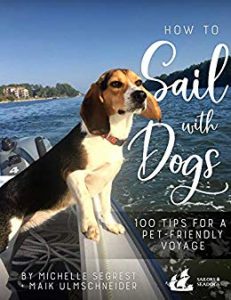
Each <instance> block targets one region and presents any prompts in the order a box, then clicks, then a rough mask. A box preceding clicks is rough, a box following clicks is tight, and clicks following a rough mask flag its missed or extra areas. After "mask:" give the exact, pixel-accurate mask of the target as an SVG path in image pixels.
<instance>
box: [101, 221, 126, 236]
mask: <svg viewBox="0 0 231 300" xmlns="http://www.w3.org/2000/svg"><path fill="white" fill-rule="evenodd" d="M105 226H106V228H107V229H108V230H109V231H111V232H112V233H115V234H120V233H124V232H125V228H124V226H123V225H122V224H120V223H116V222H110V223H105Z"/></svg>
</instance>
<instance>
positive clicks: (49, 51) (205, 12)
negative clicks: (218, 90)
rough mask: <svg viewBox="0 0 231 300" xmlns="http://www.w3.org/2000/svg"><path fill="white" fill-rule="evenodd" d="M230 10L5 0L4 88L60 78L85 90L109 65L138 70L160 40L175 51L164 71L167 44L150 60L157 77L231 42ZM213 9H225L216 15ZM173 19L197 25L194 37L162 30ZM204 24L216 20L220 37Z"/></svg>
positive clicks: (1, 27)
mask: <svg viewBox="0 0 231 300" xmlns="http://www.w3.org/2000/svg"><path fill="white" fill-rule="evenodd" d="M195 2H196V1H195ZM229 7H230V3H228V2H226V1H224V0H223V1H221V2H220V3H219V4H218V3H216V2H215V1H208V0H207V1H203V3H199V2H198V3H185V4H184V5H182V3H181V2H180V1H179V0H177V1H175V2H174V4H173V3H171V2H170V0H169V1H168V3H167V5H166V2H165V3H158V4H156V3H154V2H153V1H149V0H145V1H143V2H142V3H140V2H139V1H134V2H133V4H132V6H131V5H130V3H129V2H128V1H126V2H122V1H117V3H107V2H106V1H103V0H102V1H88V2H87V3H86V2H83V1H74V0H68V1H64V0H58V1H54V0H49V1H47V2H46V1H44V0H40V1H33V3H31V2H30V1H29V0H28V1H26V0H22V1H20V4H19V3H17V1H16V0H13V1H11V2H10V3H8V2H7V1H5V0H3V1H1V11H0V34H1V38H2V41H4V43H3V45H2V47H1V48H0V61H1V64H0V66H1V77H0V85H4V84H5V85H8V84H12V82H17V83H18V84H22V83H29V84H42V85H43V86H44V85H49V86H54V85H55V84H56V83H58V82H61V83H69V84H71V85H72V86H73V87H75V88H76V89H77V90H80V91H81V92H83V93H84V92H86V90H87V89H88V87H89V86H90V84H91V83H92V82H94V81H96V80H97V78H98V77H99V76H100V74H102V73H103V72H104V71H106V70H108V69H111V68H118V67H125V68H129V69H132V70H134V71H135V72H136V73H138V74H140V63H141V59H142V56H143V54H144V52H145V50H146V49H147V48H148V47H149V45H150V44H152V43H153V42H155V41H157V40H168V41H171V42H173V43H174V44H175V45H176V48H177V56H176V59H175V61H174V62H173V63H172V65H170V66H169V67H167V68H164V67H163V66H162V65H161V63H162V61H163V60H166V58H168V57H169V49H161V50H158V52H157V53H156V54H155V58H153V61H152V63H151V71H152V74H153V76H154V77H156V76H160V75H161V74H168V75H169V74H171V73H173V72H175V71H181V70H184V69H185V68H187V67H189V66H191V65H193V64H199V63H201V62H204V61H205V60H210V59H211V54H212V52H213V49H214V47H215V45H216V44H218V43H221V42H222V43H226V44H227V45H228V46H229V45H230V34H229V27H228V18H229V10H228V9H227V8H229ZM211 8H213V9H211ZM216 9H220V11H221V13H220V14H219V15H218V16H216V17H214V13H213V11H214V10H216ZM189 11H190V18H189V16H188V12H189ZM118 20H119V21H118ZM175 24H179V25H194V26H195V31H194V32H193V34H192V35H191V36H188V35H183V34H182V35H165V34H164V26H165V25H171V26H173V25H175ZM202 24H210V25H211V24H218V25H219V29H220V33H219V35H216V36H213V35H211V34H209V35H204V34H202V31H201V30H199V28H201V26H202Z"/></svg>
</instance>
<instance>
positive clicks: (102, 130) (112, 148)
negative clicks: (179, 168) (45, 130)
mask: <svg viewBox="0 0 231 300" xmlns="http://www.w3.org/2000/svg"><path fill="white" fill-rule="evenodd" d="M134 114H141V115H143V116H144V117H147V118H150V119H157V120H160V119H161V111H160V108H159V106H158V103H157V101H156V100H155V99H154V97H153V95H152V94H151V93H149V92H148V91H147V90H146V89H145V88H144V87H143V85H142V81H141V80H140V78H139V76H138V75H136V74H135V73H134V72H132V71H130V70H127V69H115V70H110V71H108V72H105V73H104V74H103V75H102V76H100V78H99V79H98V81H97V82H96V83H94V84H92V86H91V87H90V89H89V91H88V92H87V94H86V96H85V98H84V100H83V103H82V106H81V112H80V115H81V117H82V122H81V124H79V125H77V126H76V127H75V128H74V129H73V130H72V131H71V132H70V133H69V134H68V135H67V136H66V137H65V138H64V139H63V140H62V141H61V142H59V143H58V144H57V145H56V146H55V147H54V148H53V149H52V150H50V151H49V152H48V153H47V154H46V155H45V156H44V157H42V158H41V159H40V160H38V161H36V162H35V163H33V164H32V165H31V166H30V167H29V168H27V169H26V170H25V171H23V172H22V173H20V174H19V175H18V176H16V177H15V178H14V179H12V180H10V181H9V182H8V183H6V184H5V185H4V186H3V187H2V188H1V189H0V250H4V249H5V247H6V246H7V244H8V241H9V239H10V238H12V237H13V236H14V234H15V232H16V231H17V230H18V229H19V227H20V226H21V224H22V222H23V220H25V218H27V217H30V216H31V215H33V214H34V216H33V217H32V218H31V221H30V222H29V223H27V224H25V226H26V228H29V227H30V226H31V224H33V223H35V224H39V223H42V221H43V219H44V218H43V217H44V215H47V214H48V215H53V214H55V213H57V212H58V211H60V210H62V209H65V208H66V207H67V206H68V205H70V204H71V203H73V201H74V202H77V203H78V205H79V208H80V213H81V230H82V232H83V233H84V234H85V235H86V237H87V238H89V239H92V240H95V241H98V240H99V238H100V236H99V227H98V223H97V220H96V217H95V214H94V209H93V202H92V197H94V196H96V195H98V197H99V199H100V204H101V215H102V219H103V222H104V224H105V226H106V228H107V229H108V230H109V231H111V232H113V233H115V234H119V233H123V232H124V227H123V226H122V225H121V224H118V223H116V222H115V221H114V219H113V218H112V215H111V187H112V183H113V180H114V178H115V176H116V175H117V174H118V172H119V170H120V168H121V166H122V163H123V147H122V146H121V145H120V144H118V143H116V141H123V140H126V139H127V138H128V135H129V133H130V130H131V127H132V122H133V116H134ZM109 137H112V140H113V141H114V142H111V139H110V138H109Z"/></svg>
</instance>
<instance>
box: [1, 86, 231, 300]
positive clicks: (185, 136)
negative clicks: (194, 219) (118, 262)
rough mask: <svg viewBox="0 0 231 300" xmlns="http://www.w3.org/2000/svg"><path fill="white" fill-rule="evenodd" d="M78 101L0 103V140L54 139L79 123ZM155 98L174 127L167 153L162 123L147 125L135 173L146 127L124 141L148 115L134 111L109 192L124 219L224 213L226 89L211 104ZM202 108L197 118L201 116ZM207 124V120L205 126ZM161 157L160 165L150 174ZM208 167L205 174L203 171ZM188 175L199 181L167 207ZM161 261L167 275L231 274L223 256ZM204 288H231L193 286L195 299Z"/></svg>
mask: <svg viewBox="0 0 231 300" xmlns="http://www.w3.org/2000/svg"><path fill="white" fill-rule="evenodd" d="M222 91H223V89H222V88H217V89H216V90H215V94H216V95H217V97H218V96H219V95H221V93H222ZM203 92H204V90H200V93H201V94H202V93H203ZM82 100H83V99H82V98H81V97H79V98H73V99H72V98H68V99H58V100H57V99H56V100H39V101H35V100H34V101H23V102H9V103H1V104H0V138H1V137H25V136H44V137H46V138H48V139H49V140H50V142H51V143H52V145H55V144H57V143H58V142H59V141H60V140H61V139H62V138H63V137H64V136H65V135H66V134H68V132H69V131H70V130H71V129H72V128H73V127H74V126H76V125H77V124H78V123H79V122H80V116H79V112H80V106H81V103H82ZM159 104H160V107H161V110H162V115H163V118H162V123H164V124H167V125H169V126H170V127H171V128H172V129H173V131H174V135H175V140H174V144H173V147H172V149H171V151H169V153H168V155H166V153H167V152H168V151H167V149H169V148H168V147H169V145H168V144H169V139H170V138H169V132H168V130H167V129H166V127H165V126H155V127H153V129H152V133H151V136H150V142H149V145H148V146H149V147H148V153H149V154H150V153H151V152H153V153H152V154H150V157H149V158H148V159H147V161H146V167H145V172H144V173H142V172H140V171H139V170H140V167H141V163H142V162H143V150H144V135H145V132H146V131H145V130H143V133H142V134H140V136H139V137H138V138H137V139H136V141H135V142H134V143H133V144H132V146H131V147H130V150H129V149H128V145H129V143H130V141H131V140H132V139H133V138H134V136H135V135H136V134H137V133H138V132H140V131H141V130H142V129H145V128H147V126H148V124H149V125H150V123H149V122H150V121H149V120H147V119H145V118H142V117H141V116H135V118H134V123H133V128H132V131H131V133H130V136H129V138H128V141H127V142H126V144H125V146H124V157H125V161H124V164H123V167H122V169H121V171H120V173H119V174H118V176H117V178H116V180H115V181H114V184H113V190H112V197H113V198H114V199H116V201H118V202H119V204H120V206H121V208H122V209H124V210H125V211H126V212H127V213H128V215H129V216H130V218H131V219H133V218H134V217H137V216H146V215H148V216H149V217H150V215H153V216H155V215H156V214H158V213H163V212H170V213H171V212H176V211H178V212H179V211H182V212H184V211H194V212H197V211H198V212H201V211H209V212H227V211H231V193H230V188H229V187H230V186H231V178H230V171H231V156H230V147H231V114H230V112H231V90H230V89H229V91H228V93H227V94H226V96H225V98H224V99H223V100H222V101H221V102H220V103H218V104H215V103H213V102H212V101H211V99H210V97H209V96H207V97H205V98H204V99H202V100H198V99H196V98H192V100H191V101H190V102H186V101H185V100H184V99H183V98H182V97H181V96H174V95H173V94H172V93H171V92H169V93H168V94H167V96H166V97H165V98H164V100H162V101H161V102H160V103H159ZM211 110H212V111H211ZM202 112H203V114H204V118H203V119H202V118H201V119H200V117H199V116H200V115H201V113H202ZM209 112H210V120H209V124H210V130H208V131H207V132H206V131H205V128H206V115H207V114H209ZM211 115H212V117H211ZM195 122H196V123H197V124H198V123H199V122H201V130H194V132H193V133H191V134H190V133H188V132H187V131H183V130H182V124H183V123H185V124H187V123H189V124H191V125H193V124H194V123H195ZM209 124H208V121H207V126H208V125H209ZM211 125H213V128H211ZM190 128H191V127H190ZM203 129H204V132H203V133H202V132H201V131H203ZM210 150H211V151H210ZM212 150H213V151H212ZM206 153H207V154H206ZM208 153H210V156H209V154H208ZM112 155H113V154H112ZM163 161H164V163H163V165H162V166H161V168H160V171H159V172H158V173H157V174H155V176H152V173H154V172H155V170H156V168H158V167H159V166H160V164H161V162H163ZM174 161H175V164H173V162H174ZM199 165H200V166H201V167H199ZM208 165H210V172H208V170H207V167H208ZM139 172H140V173H139ZM138 173H139V174H141V177H142V178H145V177H148V176H149V177H150V179H149V180H146V181H145V180H143V181H141V180H139V178H138ZM196 173H197V175H195V174H196ZM195 176H196V177H197V178H198V177H199V182H198V184H197V186H196V188H195V189H196V190H195V192H194V193H193V195H192V197H190V199H189V200H188V201H186V202H185V203H184V204H182V205H174V204H173V203H172V200H171V197H172V195H173V196H174V201H175V203H180V202H182V201H183V200H184V199H185V197H186V196H187V194H188V193H189V191H190V190H191V187H192V185H193V182H194V180H195ZM185 186H187V187H188V188H185ZM178 187H179V188H178ZM225 189H226V191H225V192H222V191H223V190H225ZM147 244H148V247H149V248H150V250H152V251H154V252H155V249H156V248H155V243H154V244H153V243H151V242H150V241H149V242H148V243H147ZM160 263H161V265H162V267H163V270H164V271H165V272H167V273H168V275H169V276H171V275H174V274H176V273H177V272H179V270H183V269H185V268H186V267H189V268H193V269H194V276H196V274H200V275H201V272H202V273H203V272H204V270H206V274H207V275H210V276H212V274H213V272H214V269H216V274H215V275H216V276H221V277H222V276H223V277H225V278H224V279H225V280H227V279H230V278H231V262H230V260H229V259H223V260H222V259H216V260H214V259H204V260H202V259H196V258H194V259H191V260H190V259H187V260H185V259H180V258H179V257H177V258H175V259H174V258H171V259H170V258H168V259H166V258H161V255H160ZM196 270H197V271H198V272H197V271H196ZM228 277H229V278H228ZM212 292H213V294H211V293H212ZM214 293H215V294H214ZM210 294H211V295H216V297H217V299H225V298H224V297H225V295H226V294H227V295H228V296H230V295H231V290H230V289H229V286H228V288H227V287H226V288H225V290H224V289H222V287H221V286H220V288H218V289H217V290H215V291H214V290H212V291H211V290H207V289H206V290H204V291H202V292H201V291H200V293H199V294H198V296H199V297H200V299H209V298H207V297H208V295H210ZM193 295H194V296H192V297H191V298H190V294H188V296H187V297H188V298H189V299H195V298H193V297H195V295H196V294H195V293H194V294H193ZM228 296H227V297H228ZM187 297H186V298H184V299H187ZM198 299H199V298H198ZM227 299H230V298H227Z"/></svg>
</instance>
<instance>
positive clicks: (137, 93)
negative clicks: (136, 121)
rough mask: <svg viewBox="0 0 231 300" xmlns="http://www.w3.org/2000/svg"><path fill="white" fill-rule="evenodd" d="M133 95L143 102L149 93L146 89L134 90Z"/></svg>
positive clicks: (136, 99) (135, 98)
mask: <svg viewBox="0 0 231 300" xmlns="http://www.w3.org/2000/svg"><path fill="white" fill-rule="evenodd" d="M131 96H132V98H133V99H134V100H135V101H136V102H138V103H143V102H144V100H145V99H146V97H147V94H146V93H145V92H144V91H134V92H133V93H132V94H131Z"/></svg>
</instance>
